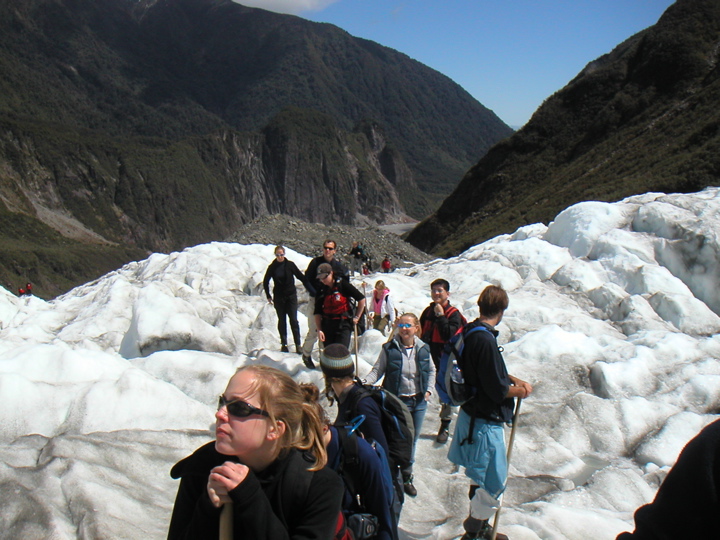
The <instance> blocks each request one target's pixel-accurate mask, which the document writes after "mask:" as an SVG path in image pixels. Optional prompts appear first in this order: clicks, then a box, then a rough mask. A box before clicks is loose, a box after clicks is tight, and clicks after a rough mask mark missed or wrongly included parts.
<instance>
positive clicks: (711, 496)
mask: <svg viewBox="0 0 720 540" xmlns="http://www.w3.org/2000/svg"><path fill="white" fill-rule="evenodd" d="M718 531H720V420H715V421H714V422H713V423H712V424H709V425H708V426H706V427H705V429H703V430H702V431H701V432H700V433H699V434H698V435H697V436H696V437H695V438H694V439H692V440H691V441H690V442H689V443H687V445H686V446H685V448H684V449H683V451H682V452H681V453H680V457H678V460H677V462H676V463H675V465H674V466H673V468H672V469H670V472H669V473H668V475H667V476H666V477H665V480H664V481H663V483H662V485H661V486H660V489H659V490H658V492H657V495H656V496H655V500H654V501H653V502H652V503H651V504H646V505H645V506H641V507H640V508H638V509H637V511H636V512H635V532H634V533H622V534H620V535H619V536H618V537H617V540H676V539H678V538H717V535H718Z"/></svg>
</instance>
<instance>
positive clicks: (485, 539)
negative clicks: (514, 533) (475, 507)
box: [460, 517, 508, 540]
mask: <svg viewBox="0 0 720 540" xmlns="http://www.w3.org/2000/svg"><path fill="white" fill-rule="evenodd" d="M478 526H479V527H480V528H479V529H478V530H476V531H474V532H473V531H467V532H466V533H465V534H464V535H463V536H462V538H461V539H460V540H474V539H479V540H492V534H493V528H492V525H490V522H489V520H487V519H482V520H481V519H475V518H472V517H468V518H467V519H466V520H465V521H464V522H463V527H465V529H466V530H467V529H475V527H478ZM495 540H508V537H507V536H506V535H504V534H502V533H497V534H496V535H495Z"/></svg>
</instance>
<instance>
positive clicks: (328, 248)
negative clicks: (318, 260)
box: [323, 246, 335, 251]
mask: <svg viewBox="0 0 720 540" xmlns="http://www.w3.org/2000/svg"><path fill="white" fill-rule="evenodd" d="M323 249H324V250H326V251H335V248H334V247H329V246H323Z"/></svg>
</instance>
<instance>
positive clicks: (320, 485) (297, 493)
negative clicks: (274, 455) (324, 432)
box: [168, 442, 345, 540]
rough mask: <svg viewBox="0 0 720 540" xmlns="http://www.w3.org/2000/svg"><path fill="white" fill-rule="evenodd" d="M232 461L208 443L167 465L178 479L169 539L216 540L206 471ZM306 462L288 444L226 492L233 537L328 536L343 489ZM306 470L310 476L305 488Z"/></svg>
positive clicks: (286, 539)
mask: <svg viewBox="0 0 720 540" xmlns="http://www.w3.org/2000/svg"><path fill="white" fill-rule="evenodd" d="M233 460H234V459H233V458H232V457H230V456H225V455H222V454H220V453H218V452H217V451H216V450H215V443H214V442H211V443H208V444H206V445H205V446H202V447H200V448H199V449H198V450H196V451H195V453H193V454H192V455H191V456H188V457H186V458H185V459H183V460H182V461H180V462H178V463H177V464H176V465H175V466H174V467H173V468H172V470H171V471H170V475H171V476H172V477H173V478H181V480H180V487H179V488H178V493H177V497H176V499H175V506H174V508H173V514H172V519H171V521H170V530H169V531H168V539H169V540H176V539H187V540H189V539H192V540H204V539H208V540H217V538H218V535H219V519H220V509H219V508H215V507H214V506H213V505H212V503H211V502H210V497H209V496H208V493H207V482H208V476H209V475H210V470H211V469H212V468H213V467H216V466H217V465H221V464H223V463H224V462H225V461H233ZM234 461H237V460H234ZM311 462H312V457H311V456H309V455H307V454H304V453H301V452H299V451H297V450H295V449H291V450H290V451H288V452H287V454H285V455H284V456H283V457H281V458H278V459H277V460H276V461H275V462H274V463H273V464H272V465H270V466H269V467H268V468H267V469H265V470H264V471H262V472H260V473H257V474H256V473H253V472H252V471H250V473H249V474H248V476H247V477H246V478H245V480H243V481H242V482H241V483H240V485H238V486H237V487H236V488H235V489H233V490H232V491H230V492H229V495H230V498H231V499H232V501H233V538H234V539H235V540H328V539H329V538H332V537H333V535H334V532H335V527H336V525H337V520H338V515H339V512H340V507H341V503H342V499H343V494H344V491H345V489H344V486H343V482H342V480H341V479H340V477H339V476H338V475H337V474H336V473H335V472H334V471H332V470H331V469H329V468H327V467H326V468H324V469H321V470H319V471H316V472H310V471H308V470H307V468H308V467H311V466H312V464H311ZM305 475H311V478H309V487H308V481H307V480H308V477H307V476H305ZM303 486H305V487H303Z"/></svg>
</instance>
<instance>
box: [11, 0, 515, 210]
mask: <svg viewBox="0 0 720 540" xmlns="http://www.w3.org/2000/svg"><path fill="white" fill-rule="evenodd" d="M0 70H1V71H2V73H3V77H2V80H0V112H5V113H6V114H12V115H16V116H17V117H18V118H20V119H24V118H31V119H33V120H42V121H47V122H57V123H59V124H61V125H63V126H73V127H77V128H78V129H91V130H99V131H102V132H103V133H107V134H113V135H115V136H121V137H133V136H150V137H162V138H170V139H174V140H177V139H181V138H184V137H188V136H194V135H203V134H206V133H208V132H211V131H213V130H216V129H220V128H223V127H230V128H232V129H236V130H240V131H256V130H259V129H262V128H263V127H264V126H265V125H266V124H267V122H269V121H270V119H271V118H273V117H274V116H275V115H276V114H277V113H279V112H280V111H281V110H282V109H284V108H286V107H288V106H296V107H301V108H308V109H313V110H317V111H320V112H323V113H326V114H328V115H330V116H331V117H332V118H334V119H335V121H336V122H337V124H338V126H339V127H340V128H341V129H345V130H347V131H352V130H353V129H354V128H355V127H356V126H357V124H358V123H359V122H361V121H364V120H372V121H375V122H377V123H378V124H379V125H380V126H381V127H382V128H383V129H384V130H385V132H386V133H387V136H388V138H389V139H390V140H392V141H394V142H395V144H396V145H397V148H398V150H399V151H400V152H401V153H402V155H403V156H404V158H405V161H406V163H407V164H408V166H409V167H410V170H411V171H412V173H413V176H414V178H415V181H416V182H417V183H418V184H419V185H420V187H421V190H420V192H421V193H422V194H423V195H424V196H423V197H421V198H420V199H419V198H418V197H417V196H415V197H414V198H413V197H411V198H408V199H407V200H406V201H405V202H407V206H408V208H406V210H407V211H408V212H409V213H410V214H412V215H414V216H416V217H422V216H423V215H427V212H428V210H429V209H430V208H431V207H433V206H435V205H437V204H438V203H439V197H441V196H443V195H446V194H447V193H449V192H450V191H451V190H452V188H453V187H454V186H455V185H456V184H457V182H458V181H459V179H460V178H461V177H462V175H463V174H464V172H465V171H466V170H467V168H468V167H469V166H470V165H471V164H472V163H473V162H475V161H476V160H477V159H478V157H479V156H481V155H483V154H484V153H485V152H486V151H487V150H488V149H489V148H490V147H491V146H492V145H493V144H494V143H495V142H497V141H498V140H500V139H502V138H504V137H506V136H508V135H509V134H510V133H511V132H512V130H510V128H508V127H507V126H506V125H505V124H504V123H503V122H502V121H501V120H500V119H499V118H497V117H496V116H495V115H494V114H493V113H492V112H491V111H489V110H487V109H486V108H485V107H483V106H482V105H481V104H480V103H478V102H477V101H476V100H475V99H473V98H472V97H471V96H470V95H469V94H468V93H467V92H465V91H464V90H463V89H462V88H461V87H460V86H459V85H457V84H455V83H453V82H452V81H451V80H450V79H448V78H447V77H445V76H443V75H441V74H439V73H437V72H436V71H434V70H432V69H429V68H428V67H426V66H424V65H422V64H420V63H419V62H416V61H414V60H412V59H410V58H409V57H407V56H406V55H404V54H402V53H399V52H397V51H394V50H392V49H389V48H387V47H383V46H381V45H378V44H376V43H373V42H370V41H367V40H362V39H358V38H354V37H352V36H350V35H349V34H347V33H346V32H344V31H343V30H340V29H339V28H337V27H334V26H332V25H329V24H319V23H313V22H309V21H306V20H303V19H301V18H298V17H293V16H289V15H280V14H277V13H271V12H268V11H264V10H259V9H253V8H247V7H244V6H241V5H239V4H237V3H234V2H232V1H230V0H172V1H166V2H155V1H145V0H141V1H138V0H74V1H71V0H27V1H23V2H16V1H14V0H2V1H0ZM401 197H403V196H402V195H401Z"/></svg>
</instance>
